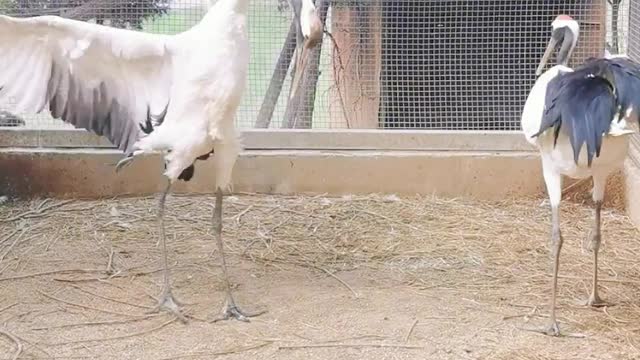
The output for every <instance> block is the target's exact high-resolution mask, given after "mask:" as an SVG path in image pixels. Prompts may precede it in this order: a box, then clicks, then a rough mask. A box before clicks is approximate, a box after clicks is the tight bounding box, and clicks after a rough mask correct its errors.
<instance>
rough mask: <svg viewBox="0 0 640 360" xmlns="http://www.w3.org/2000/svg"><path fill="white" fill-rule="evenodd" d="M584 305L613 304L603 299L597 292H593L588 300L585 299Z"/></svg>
mask: <svg viewBox="0 0 640 360" xmlns="http://www.w3.org/2000/svg"><path fill="white" fill-rule="evenodd" d="M582 305H584V306H591V307H604V306H611V304H610V303H608V302H606V301H604V300H602V299H601V298H600V296H599V295H598V294H597V293H596V294H593V293H592V294H591V295H589V298H588V299H587V300H585V301H583V302H582Z"/></svg>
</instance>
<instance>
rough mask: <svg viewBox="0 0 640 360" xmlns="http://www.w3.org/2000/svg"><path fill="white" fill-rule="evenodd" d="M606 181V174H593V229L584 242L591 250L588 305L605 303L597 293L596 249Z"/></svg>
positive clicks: (597, 247) (599, 238)
mask: <svg viewBox="0 0 640 360" xmlns="http://www.w3.org/2000/svg"><path fill="white" fill-rule="evenodd" d="M606 183H607V177H606V176H604V177H603V176H601V175H594V176H593V202H594V203H595V208H594V223H593V229H592V230H591V231H590V232H589V235H588V236H587V238H586V239H585V240H586V241H585V244H584V245H585V246H584V247H585V248H587V249H588V250H591V251H593V284H592V288H591V295H589V299H587V301H586V305H588V306H605V305H607V304H606V303H605V302H604V301H602V299H600V296H599V295H598V251H599V250H600V241H601V239H602V237H601V232H600V211H601V210H602V201H603V200H604V189H605V186H606Z"/></svg>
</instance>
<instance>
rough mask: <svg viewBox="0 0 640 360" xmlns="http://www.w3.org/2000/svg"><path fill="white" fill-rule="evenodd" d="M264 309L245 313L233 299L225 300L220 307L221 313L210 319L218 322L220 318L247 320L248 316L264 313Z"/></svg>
mask: <svg viewBox="0 0 640 360" xmlns="http://www.w3.org/2000/svg"><path fill="white" fill-rule="evenodd" d="M266 312H267V311H266V310H263V311H258V312H254V313H247V312H244V311H242V310H240V308H239V307H238V306H237V305H236V304H235V302H233V301H227V302H226V304H225V305H224V309H222V314H220V315H219V316H218V317H216V318H214V319H213V320H211V322H218V321H222V320H229V319H236V320H238V321H243V322H249V318H252V317H256V316H260V315H262V314H264V313H266Z"/></svg>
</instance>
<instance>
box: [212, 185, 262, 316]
mask: <svg viewBox="0 0 640 360" xmlns="http://www.w3.org/2000/svg"><path fill="white" fill-rule="evenodd" d="M213 232H214V235H215V237H216V244H217V245H218V251H219V252H220V258H221V261H222V274H223V277H224V287H225V291H226V297H227V299H226V304H225V306H224V309H223V310H222V315H221V316H219V317H217V318H216V319H214V320H213V321H214V322H216V321H220V320H228V319H231V318H234V319H236V320H240V321H245V322H249V318H251V317H254V316H258V315H261V314H263V313H264V311H263V312H259V313H251V314H249V313H245V312H243V311H242V310H240V308H238V306H237V305H236V302H235V300H234V299H233V294H232V293H231V281H230V280H229V272H228V270H227V261H226V259H225V256H224V249H223V247H224V244H223V243H222V189H220V188H217V190H216V204H215V208H214V209H213Z"/></svg>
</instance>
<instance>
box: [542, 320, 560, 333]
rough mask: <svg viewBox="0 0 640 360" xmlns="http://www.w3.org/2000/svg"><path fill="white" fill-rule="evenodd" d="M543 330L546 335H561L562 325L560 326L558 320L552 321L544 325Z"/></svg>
mask: <svg viewBox="0 0 640 360" xmlns="http://www.w3.org/2000/svg"><path fill="white" fill-rule="evenodd" d="M543 332H544V334H545V335H549V336H560V326H558V322H557V321H551V322H550V323H549V324H548V325H547V326H545V327H544V329H543Z"/></svg>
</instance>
